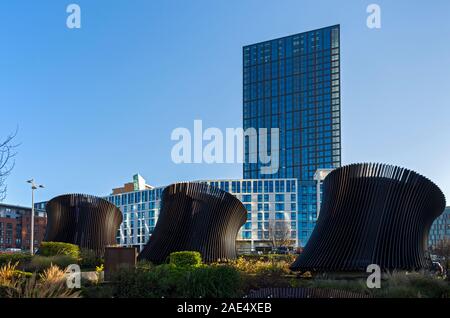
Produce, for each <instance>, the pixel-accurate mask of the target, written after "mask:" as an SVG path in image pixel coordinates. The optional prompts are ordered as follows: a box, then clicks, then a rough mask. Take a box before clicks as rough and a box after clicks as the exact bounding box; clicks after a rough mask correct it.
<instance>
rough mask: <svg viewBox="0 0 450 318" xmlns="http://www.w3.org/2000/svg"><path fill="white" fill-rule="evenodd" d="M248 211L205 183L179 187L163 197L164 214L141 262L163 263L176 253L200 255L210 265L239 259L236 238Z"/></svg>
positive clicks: (234, 200) (165, 191)
mask: <svg viewBox="0 0 450 318" xmlns="http://www.w3.org/2000/svg"><path fill="white" fill-rule="evenodd" d="M246 219H247V210H246V209H245V207H244V206H243V205H242V203H241V202H240V201H239V200H238V199H237V198H235V197H234V196H233V195H231V194H230V193H228V192H225V191H222V190H220V189H218V188H215V187H211V186H209V185H207V184H204V183H176V184H172V185H170V186H168V187H166V188H165V189H164V191H163V193H162V198H161V210H160V215H159V219H158V222H157V223H156V226H155V230H154V232H153V234H152V236H151V237H150V240H149V241H148V243H147V244H146V246H145V247H144V249H143V250H142V252H141V253H140V254H139V257H138V259H146V260H149V261H151V262H153V263H156V264H158V263H163V262H165V261H166V260H167V257H168V256H169V255H170V253H172V252H177V251H198V252H200V253H201V255H202V259H203V261H204V262H206V263H210V262H215V261H218V260H226V259H235V258H236V236H237V233H238V231H239V229H240V227H241V226H242V225H244V223H245V221H246Z"/></svg>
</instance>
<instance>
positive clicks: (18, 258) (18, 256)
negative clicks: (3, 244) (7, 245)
mask: <svg viewBox="0 0 450 318" xmlns="http://www.w3.org/2000/svg"><path fill="white" fill-rule="evenodd" d="M30 260H31V254H29V253H4V254H0V266H2V265H5V264H8V263H9V262H11V264H15V263H17V262H19V265H24V264H26V263H28V262H29V261H30Z"/></svg>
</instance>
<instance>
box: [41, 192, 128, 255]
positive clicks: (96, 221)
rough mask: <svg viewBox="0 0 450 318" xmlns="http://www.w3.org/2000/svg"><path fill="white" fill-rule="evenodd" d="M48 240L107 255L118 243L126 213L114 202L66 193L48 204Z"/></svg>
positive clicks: (46, 234)
mask: <svg viewBox="0 0 450 318" xmlns="http://www.w3.org/2000/svg"><path fill="white" fill-rule="evenodd" d="M46 211H47V231H46V233H45V239H44V240H45V241H52V242H65V243H72V244H76V245H78V246H79V247H80V248H86V249H90V250H94V251H95V252H96V253H97V254H98V255H103V253H104V249H105V247H106V246H108V245H115V244H116V234H117V230H118V229H119V226H120V223H122V212H120V210H119V209H118V208H117V207H116V206H115V205H113V204H112V203H110V202H108V201H106V200H104V199H101V198H98V197H95V196H91V195H86V194H66V195H61V196H58V197H55V198H53V199H52V200H50V201H49V202H48V203H47V205H46Z"/></svg>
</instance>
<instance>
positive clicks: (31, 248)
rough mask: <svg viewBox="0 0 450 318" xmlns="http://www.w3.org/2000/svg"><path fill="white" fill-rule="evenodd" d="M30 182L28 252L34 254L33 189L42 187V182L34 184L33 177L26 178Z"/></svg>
mask: <svg viewBox="0 0 450 318" xmlns="http://www.w3.org/2000/svg"><path fill="white" fill-rule="evenodd" d="M27 182H28V183H30V184H31V229H30V230H31V233H30V253H31V255H33V254H34V190H36V189H38V188H43V187H44V186H43V185H42V184H36V183H35V182H34V179H31V180H28V181H27Z"/></svg>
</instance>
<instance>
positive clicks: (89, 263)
mask: <svg viewBox="0 0 450 318" xmlns="http://www.w3.org/2000/svg"><path fill="white" fill-rule="evenodd" d="M103 263H104V260H103V259H102V258H101V257H99V256H97V254H96V253H95V251H93V250H90V249H87V248H82V249H80V267H81V268H84V269H85V268H89V269H94V268H96V267H97V266H100V265H101V264H103Z"/></svg>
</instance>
